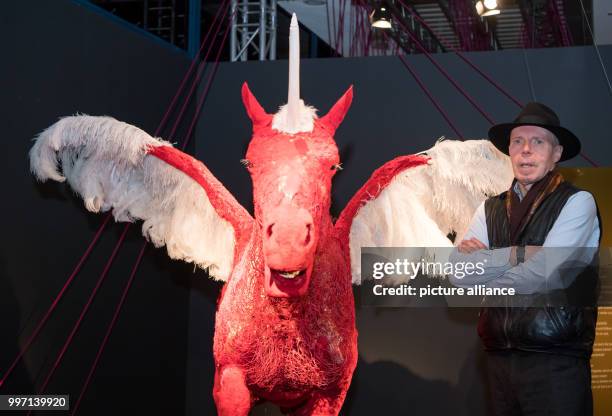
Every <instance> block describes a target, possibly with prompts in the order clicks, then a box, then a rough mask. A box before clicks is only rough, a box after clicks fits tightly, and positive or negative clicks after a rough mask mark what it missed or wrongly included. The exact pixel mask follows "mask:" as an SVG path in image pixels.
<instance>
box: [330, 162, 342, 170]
mask: <svg viewBox="0 0 612 416" xmlns="http://www.w3.org/2000/svg"><path fill="white" fill-rule="evenodd" d="M330 170H335V171H339V170H342V163H336V164H335V165H332V166H331V168H330Z"/></svg>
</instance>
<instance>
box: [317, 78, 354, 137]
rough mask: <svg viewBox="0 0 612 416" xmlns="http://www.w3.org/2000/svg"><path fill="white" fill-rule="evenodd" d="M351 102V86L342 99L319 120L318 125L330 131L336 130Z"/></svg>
mask: <svg viewBox="0 0 612 416" xmlns="http://www.w3.org/2000/svg"><path fill="white" fill-rule="evenodd" d="M352 101H353V86H352V85H351V86H350V87H349V89H348V90H346V92H345V93H344V95H343V96H342V97H340V99H339V100H338V101H337V102H336V104H334V106H333V107H332V108H331V110H329V112H328V113H327V114H326V115H324V116H323V117H321V118H320V119H319V123H322V124H326V125H327V126H328V127H329V128H331V129H332V130H334V131H335V130H336V129H337V128H338V126H339V125H340V123H342V120H344V116H346V113H347V112H348V110H349V108H350V107H351V102H352Z"/></svg>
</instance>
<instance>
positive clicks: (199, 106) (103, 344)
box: [71, 12, 235, 416]
mask: <svg viewBox="0 0 612 416" xmlns="http://www.w3.org/2000/svg"><path fill="white" fill-rule="evenodd" d="M234 13H235V12H234ZM224 17H225V15H224ZM229 32H230V28H229V24H228V26H227V28H226V30H225V35H224V36H223V39H222V41H221V45H220V46H219V49H218V51H217V55H216V57H215V63H214V68H213V71H212V72H211V74H210V77H209V78H208V83H207V84H206V87H205V88H204V92H203V93H202V97H201V99H200V100H199V101H198V104H197V108H196V112H195V114H194V116H193V118H192V121H191V123H190V126H189V129H188V131H187V133H186V135H185V138H184V140H183V143H182V145H181V150H184V149H185V148H186V147H187V145H188V143H189V140H190V138H191V133H192V131H193V127H194V126H195V123H196V121H197V120H198V118H199V114H200V112H201V110H202V107H203V105H204V103H205V102H206V98H207V97H208V92H209V90H210V86H211V85H212V81H213V79H214V77H215V75H216V71H217V68H218V66H219V58H220V56H221V52H222V51H223V48H224V46H225V44H226V42H227V35H228V34H229ZM211 49H212V46H211ZM196 82H197V81H196ZM129 225H130V224H128V226H129ZM126 228H127V227H126ZM147 246H148V242H147V241H145V242H144V243H143V245H142V247H141V248H140V251H139V253H138V256H137V258H136V261H135V262H134V265H133V266H132V271H131V272H130V276H129V278H128V281H127V283H126V285H125V287H124V289H123V292H122V294H121V298H120V300H119V302H118V303H117V305H116V307H115V311H114V312H113V317H112V319H111V322H110V323H109V325H108V327H107V329H106V333H105V335H104V338H103V340H102V342H101V344H100V347H99V348H98V351H97V353H96V357H95V358H94V361H93V363H92V365H91V367H90V369H89V372H88V373H87V377H86V379H85V382H84V384H83V387H82V388H81V391H80V393H79V397H78V399H77V401H76V404H75V406H74V407H73V410H72V412H71V416H73V415H75V414H76V412H77V410H78V408H79V406H80V403H81V401H82V399H83V397H84V395H85V393H86V391H87V388H88V387H89V384H90V382H91V380H92V378H93V375H94V373H95V371H96V369H97V366H98V363H99V361H100V358H101V357H102V354H103V352H104V349H105V348H106V345H107V343H108V340H109V338H110V335H111V334H112V331H113V329H114V327H115V325H116V323H117V321H118V319H119V314H120V312H121V309H122V308H123V305H124V303H125V300H126V298H127V295H128V292H129V290H130V288H131V286H132V283H133V281H134V278H135V276H136V272H137V271H138V268H139V266H140V264H141V261H142V258H143V255H144V252H145V250H146V248H147Z"/></svg>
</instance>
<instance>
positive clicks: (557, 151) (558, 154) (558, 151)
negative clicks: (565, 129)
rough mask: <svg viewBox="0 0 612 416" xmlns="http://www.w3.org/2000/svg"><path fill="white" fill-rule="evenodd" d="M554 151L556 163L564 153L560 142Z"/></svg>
mask: <svg viewBox="0 0 612 416" xmlns="http://www.w3.org/2000/svg"><path fill="white" fill-rule="evenodd" d="M553 152H554V155H553V157H554V159H555V163H558V162H559V160H561V155H562V154H563V146H561V145H560V144H558V145H556V146H555V149H554V150H553Z"/></svg>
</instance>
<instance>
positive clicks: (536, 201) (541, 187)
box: [506, 171, 564, 246]
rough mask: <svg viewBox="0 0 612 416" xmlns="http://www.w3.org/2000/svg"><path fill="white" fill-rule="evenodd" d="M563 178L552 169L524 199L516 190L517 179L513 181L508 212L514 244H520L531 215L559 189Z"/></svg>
mask: <svg viewBox="0 0 612 416" xmlns="http://www.w3.org/2000/svg"><path fill="white" fill-rule="evenodd" d="M563 180H564V179H563V176H562V175H561V174H560V173H558V172H555V171H550V172H548V173H547V174H546V176H544V177H543V178H542V179H540V181H538V182H536V183H535V184H533V185H532V186H531V188H530V189H529V191H527V194H526V195H525V196H523V199H522V200H520V199H519V197H518V195H517V194H516V192H514V186H515V184H516V179H515V180H514V181H513V182H512V186H510V189H508V191H507V194H506V196H507V197H506V213H507V214H508V222H509V224H510V230H509V231H510V243H511V244H512V245H513V246H515V245H517V244H518V241H519V237H520V235H521V232H522V231H523V230H524V229H525V227H526V226H527V224H529V221H530V220H531V217H533V214H534V213H535V212H536V210H537V209H538V207H539V206H540V204H541V203H542V201H544V200H545V199H546V197H547V196H548V195H550V194H551V193H552V192H553V191H554V190H555V189H557V187H558V186H559V184H560V183H561V182H563Z"/></svg>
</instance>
